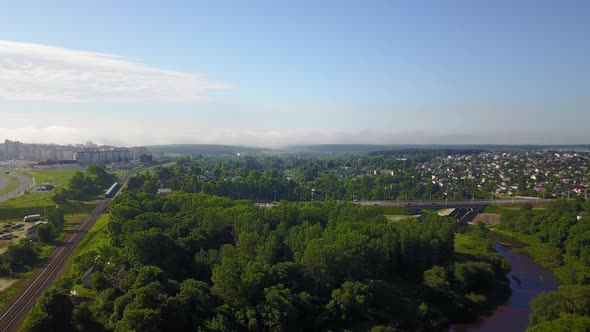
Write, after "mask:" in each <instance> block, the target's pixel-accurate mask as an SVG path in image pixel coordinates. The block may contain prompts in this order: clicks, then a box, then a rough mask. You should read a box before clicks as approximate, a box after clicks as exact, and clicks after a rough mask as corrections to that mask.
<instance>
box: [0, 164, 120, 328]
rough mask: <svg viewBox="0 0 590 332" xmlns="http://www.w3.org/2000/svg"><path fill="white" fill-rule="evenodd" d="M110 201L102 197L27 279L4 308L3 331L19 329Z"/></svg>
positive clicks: (0, 314)
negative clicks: (44, 262)
mask: <svg viewBox="0 0 590 332" xmlns="http://www.w3.org/2000/svg"><path fill="white" fill-rule="evenodd" d="M128 176H129V173H128V174H126V175H125V176H123V177H122V178H121V179H120V180H119V183H120V184H123V183H125V181H126V180H127V178H128ZM109 201H110V199H108V198H107V199H103V200H102V201H100V203H98V205H97V206H96V208H94V210H92V212H91V213H90V215H89V216H88V217H87V218H86V219H85V220H84V221H83V222H82V223H81V224H80V225H79V226H78V228H77V229H75V230H72V231H70V232H69V233H68V234H67V235H66V237H65V239H64V240H63V241H62V242H61V243H60V244H59V245H58V246H57V247H56V248H55V249H54V250H53V252H52V254H51V257H50V258H49V260H48V262H47V263H46V264H45V265H44V266H42V267H40V268H39V269H38V270H37V272H36V273H35V274H34V275H33V276H32V277H30V278H29V279H27V280H25V284H24V286H23V287H22V288H21V289H20V291H19V292H18V293H17V294H16V295H15V296H14V297H13V298H12V299H11V300H10V301H9V302H8V304H6V306H5V307H4V308H3V309H2V311H0V331H2V332H4V331H6V332H11V331H17V329H18V327H19V326H20V324H21V322H22V320H23V318H24V317H25V316H26V314H27V313H28V312H29V311H30V310H31V309H33V307H34V305H35V301H36V300H37V298H39V296H40V295H41V293H42V292H43V291H44V290H45V289H47V288H49V287H50V286H51V285H52V284H53V282H55V281H56V280H57V279H58V278H59V277H60V276H61V275H62V274H63V273H64V265H65V263H66V262H67V260H68V258H69V257H70V255H71V254H72V252H73V251H74V249H75V248H76V245H77V244H78V242H80V240H82V239H83V238H84V236H85V235H86V233H87V232H88V230H89V229H90V228H91V227H92V226H93V225H94V223H95V222H96V220H98V218H99V217H100V215H101V214H102V213H103V212H104V211H105V209H106V208H107V205H108V203H109Z"/></svg>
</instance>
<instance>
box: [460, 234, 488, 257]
mask: <svg viewBox="0 0 590 332" xmlns="http://www.w3.org/2000/svg"><path fill="white" fill-rule="evenodd" d="M487 252H488V249H487V247H486V246H485V245H482V243H481V241H478V240H477V239H475V238H473V237H472V236H470V235H469V234H461V233H456V234H455V253H457V254H464V255H478V254H485V253H487Z"/></svg>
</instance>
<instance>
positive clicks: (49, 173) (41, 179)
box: [20, 169, 80, 186]
mask: <svg viewBox="0 0 590 332" xmlns="http://www.w3.org/2000/svg"><path fill="white" fill-rule="evenodd" d="M77 171H80V170H79V169H44V170H30V171H23V172H20V173H21V174H23V175H25V176H28V177H30V178H34V179H35V183H36V184H42V183H51V184H53V185H55V186H66V185H67V184H68V181H69V180H70V178H71V177H72V176H73V175H74V173H76V172H77Z"/></svg>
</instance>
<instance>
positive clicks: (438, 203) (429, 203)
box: [353, 198, 552, 209]
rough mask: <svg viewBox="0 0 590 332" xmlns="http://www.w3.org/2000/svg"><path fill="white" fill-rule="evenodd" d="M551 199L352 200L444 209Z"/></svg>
mask: <svg viewBox="0 0 590 332" xmlns="http://www.w3.org/2000/svg"><path fill="white" fill-rule="evenodd" d="M551 201H552V200H551V199H540V198H539V199H525V198H518V199H516V198H515V199H463V200H450V199H447V200H395V201H354V202H353V203H355V204H360V205H377V206H401V207H405V208H409V209H445V208H472V207H485V206H488V205H506V204H525V203H530V204H533V203H546V202H551Z"/></svg>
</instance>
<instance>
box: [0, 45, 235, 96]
mask: <svg viewBox="0 0 590 332" xmlns="http://www.w3.org/2000/svg"><path fill="white" fill-rule="evenodd" d="M230 88H232V86H231V85H229V84H225V83H219V82H213V81H209V80H207V79H205V78H203V77H200V76H198V75H195V74H191V73H184V72H178V71H172V70H164V69H158V68H153V67H149V66H147V65H144V64H141V63H138V62H133V61H131V60H129V59H126V58H124V57H121V56H117V55H111V54H103V53H93V52H83V51H76V50H68V49H64V48H59V47H54V46H47V45H39V44H28V43H18V42H11V41H1V40H0V100H15V101H65V102H72V101H75V102H80V101H82V102H86V101H91V102H92V101H101V102H102V101H109V102H129V101H198V100H201V99H203V98H204V97H205V96H204V95H205V93H206V92H208V91H215V90H225V89H230Z"/></svg>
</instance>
